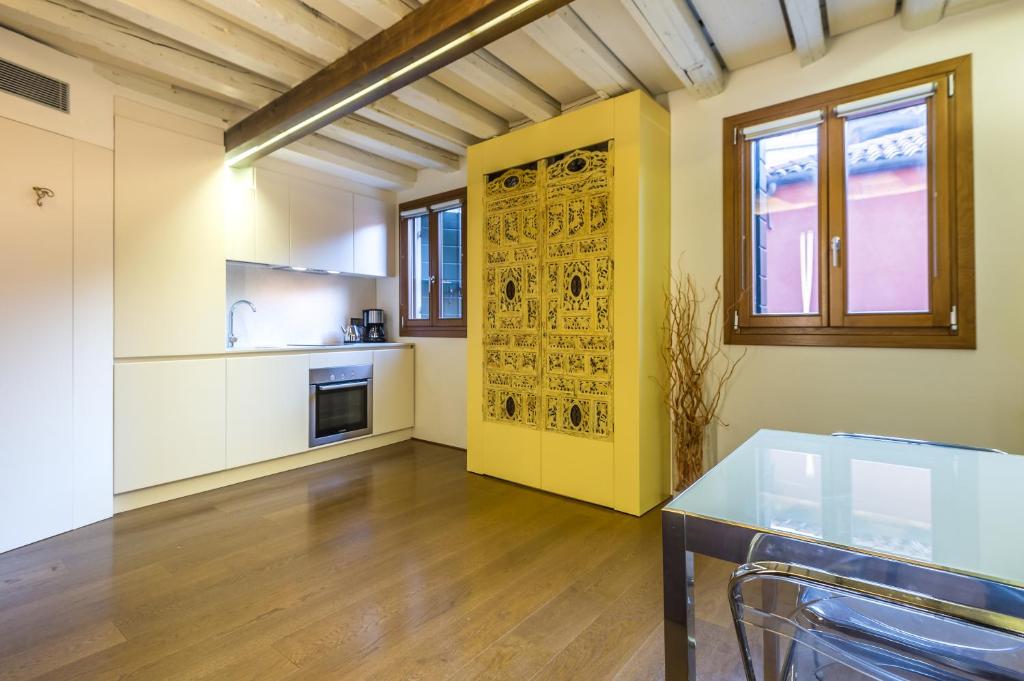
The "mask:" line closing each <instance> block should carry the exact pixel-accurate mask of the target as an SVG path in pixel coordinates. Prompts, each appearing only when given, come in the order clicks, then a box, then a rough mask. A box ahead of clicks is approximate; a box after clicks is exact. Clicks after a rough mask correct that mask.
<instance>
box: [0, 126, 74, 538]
mask: <svg viewBox="0 0 1024 681" xmlns="http://www.w3.org/2000/svg"><path fill="white" fill-rule="evenodd" d="M0 147H2V148H3V151H2V152H0V301H3V302H2V304H0V328H2V329H3V333H0V385H2V386H3V388H2V390H0V516H2V518H3V519H2V520H0V552H3V551H7V550H8V549H12V548H14V547H16V546H21V545H23V544H28V543H29V542H33V541H36V540H39V539H42V538H44V537H49V536H51V535H54V534H58V533H60V532H66V531H67V530H70V529H71V527H72V499H73V495H72V492H73V470H74V469H73V459H72V422H73V419H72V376H73V374H72V368H73V367H72V334H73V327H72V319H73V314H72V312H73V308H72V305H73V293H72V272H73V268H72V257H73V252H72V238H73V237H72V234H73V231H72V230H73V213H72V210H73V199H72V197H73V186H74V183H73V178H72V164H73V148H74V146H73V142H72V140H71V139H70V138H68V137H62V136H60V135H56V134H54V133H50V132H45V131H43V130H39V129H38V128H33V127H29V126H27V125H22V124H21V123H15V122H13V121H9V120H7V119H4V118H0ZM33 185H37V186H41V187H45V188H47V189H49V190H50V191H51V193H52V196H49V197H45V196H44V197H43V199H42V205H39V206H37V205H36V194H35V192H34V191H33Z"/></svg>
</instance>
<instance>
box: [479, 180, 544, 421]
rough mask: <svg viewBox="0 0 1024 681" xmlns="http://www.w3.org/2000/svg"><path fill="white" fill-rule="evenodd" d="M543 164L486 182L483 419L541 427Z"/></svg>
mask: <svg viewBox="0 0 1024 681" xmlns="http://www.w3.org/2000/svg"><path fill="white" fill-rule="evenodd" d="M537 166H538V164H536V163H533V164H530V165H529V166H527V167H521V168H511V169H509V170H506V171H502V172H499V173H494V174H493V175H491V176H490V177H488V182H487V186H486V188H485V193H484V210H485V218H484V225H485V230H486V234H485V235H484V334H483V343H484V418H485V419H487V420H489V421H499V422H505V423H512V424H516V425H522V426H527V427H530V428H536V427H538V425H539V423H538V421H539V419H538V413H539V408H540V356H539V354H540V298H541V291H540V239H539V236H540V235H539V233H538V222H539V221H538V215H539V212H540V191H539V180H540V176H539V173H538V171H537Z"/></svg>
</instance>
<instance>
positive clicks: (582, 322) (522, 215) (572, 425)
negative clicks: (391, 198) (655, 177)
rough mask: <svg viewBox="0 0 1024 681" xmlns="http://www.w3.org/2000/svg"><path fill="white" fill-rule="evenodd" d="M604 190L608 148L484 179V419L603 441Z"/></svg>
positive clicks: (608, 291) (606, 339)
mask: <svg viewBox="0 0 1024 681" xmlns="http://www.w3.org/2000/svg"><path fill="white" fill-rule="evenodd" d="M611 183H612V162H611V143H610V142H608V143H604V144H601V145H598V146H597V147H590V148H586V149H577V150H575V151H571V152H569V153H566V154H563V155H562V156H558V157H553V158H550V159H546V160H543V161H538V162H536V163H532V164H529V165H528V166H523V167H519V168H511V169H509V170H505V171H501V172H498V173H494V174H492V175H491V176H489V177H488V181H487V185H486V188H485V193H484V203H485V205H484V210H485V218H484V224H485V229H486V234H485V238H484V306H485V309H484V334H483V343H484V418H485V419H486V420H488V421H498V422H505V423H512V424H516V425H521V426H527V427H531V428H538V427H543V428H544V429H545V430H547V431H553V432H560V433H565V434H569V435H575V436H583V437H591V438H598V439H603V440H611V438H612V430H613V428H612V411H611V397H612V279H613V265H612V210H611ZM541 226H543V230H541ZM542 278H543V283H542V281H541V279H542ZM541 405H543V407H542V406H541ZM541 409H543V416H541Z"/></svg>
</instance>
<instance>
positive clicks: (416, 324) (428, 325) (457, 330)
mask: <svg viewBox="0 0 1024 681" xmlns="http://www.w3.org/2000/svg"><path fill="white" fill-rule="evenodd" d="M456 199H458V200H460V201H461V202H462V317H461V318H459V319H442V318H441V286H440V281H441V257H440V248H441V239H440V237H441V234H440V229H439V226H438V217H437V216H438V215H439V214H440V212H441V211H431V210H429V208H430V206H432V205H436V204H438V203H444V202H447V201H453V200H456ZM421 208H426V209H428V211H429V212H428V216H429V217H428V223H429V239H430V276H431V277H432V280H433V281H434V282H437V284H432V285H431V287H430V318H429V319H409V315H408V309H407V308H408V304H409V239H408V232H407V225H406V221H407V220H410V219H412V218H402V217H401V213H403V212H405V211H409V210H417V209H421ZM398 211H399V219H398V254H399V255H398V263H399V265H398V267H399V274H398V280H399V290H398V313H399V315H400V316H399V325H398V326H399V328H398V333H399V335H400V336H410V337H422V338H465V337H466V304H467V302H468V299H467V297H466V224H467V223H466V211H467V201H466V188H465V187H462V188H461V189H455V190H452V191H449V192H443V193H441V194H434V195H433V196H426V197H424V198H422V199H415V200H413V201H406V202H405V203H402V204H401V205H399V207H398Z"/></svg>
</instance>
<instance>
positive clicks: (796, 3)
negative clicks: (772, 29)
mask: <svg viewBox="0 0 1024 681" xmlns="http://www.w3.org/2000/svg"><path fill="white" fill-rule="evenodd" d="M784 2H785V4H786V16H788V17H789V29H790V31H791V32H792V33H793V42H794V43H796V53H797V55H798V56H799V57H800V65H801V66H807V65H808V64H810V63H813V62H816V61H818V60H819V59H821V58H822V57H824V56H825V52H826V51H827V49H828V48H827V46H826V44H825V24H824V23H823V22H822V18H821V5H820V4H819V3H818V0H784Z"/></svg>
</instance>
